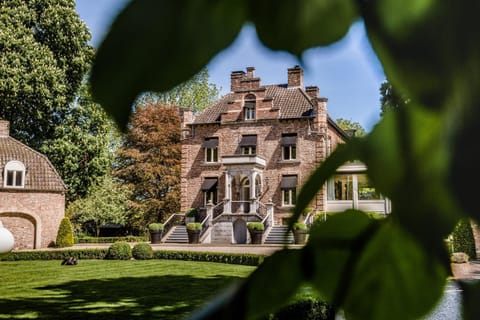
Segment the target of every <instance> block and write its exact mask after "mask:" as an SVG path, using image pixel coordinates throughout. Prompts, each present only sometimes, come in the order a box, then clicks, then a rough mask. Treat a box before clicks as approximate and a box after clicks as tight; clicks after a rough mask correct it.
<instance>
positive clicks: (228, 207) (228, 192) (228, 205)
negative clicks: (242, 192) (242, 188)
mask: <svg viewBox="0 0 480 320" xmlns="http://www.w3.org/2000/svg"><path fill="white" fill-rule="evenodd" d="M231 180H232V177H231V176H230V172H228V170H226V171H225V198H224V199H223V202H224V203H223V212H224V213H232V202H231V201H232V182H231Z"/></svg>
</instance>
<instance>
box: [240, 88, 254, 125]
mask: <svg viewBox="0 0 480 320" xmlns="http://www.w3.org/2000/svg"><path fill="white" fill-rule="evenodd" d="M255 104H256V97H255V95H253V94H247V95H246V96H245V103H244V107H243V111H244V114H245V120H255Z"/></svg>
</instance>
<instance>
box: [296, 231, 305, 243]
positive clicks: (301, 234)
mask: <svg viewBox="0 0 480 320" xmlns="http://www.w3.org/2000/svg"><path fill="white" fill-rule="evenodd" d="M307 234H308V231H307V230H294V231H293V241H294V243H295V244H305V242H307Z"/></svg>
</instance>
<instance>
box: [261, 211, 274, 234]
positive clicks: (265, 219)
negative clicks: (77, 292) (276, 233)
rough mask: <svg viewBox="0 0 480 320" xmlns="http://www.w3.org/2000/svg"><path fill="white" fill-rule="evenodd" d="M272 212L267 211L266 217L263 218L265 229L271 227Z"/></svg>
mask: <svg viewBox="0 0 480 320" xmlns="http://www.w3.org/2000/svg"><path fill="white" fill-rule="evenodd" d="M271 214H272V213H271V212H269V213H267V214H266V215H265V217H264V218H263V219H262V223H263V225H264V227H265V230H267V229H268V228H269V227H270V219H269V218H270V215H271Z"/></svg>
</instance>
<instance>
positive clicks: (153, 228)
mask: <svg viewBox="0 0 480 320" xmlns="http://www.w3.org/2000/svg"><path fill="white" fill-rule="evenodd" d="M163 227H164V226H163V223H159V222H155V223H150V224H149V225H148V231H150V232H160V231H163Z"/></svg>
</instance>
